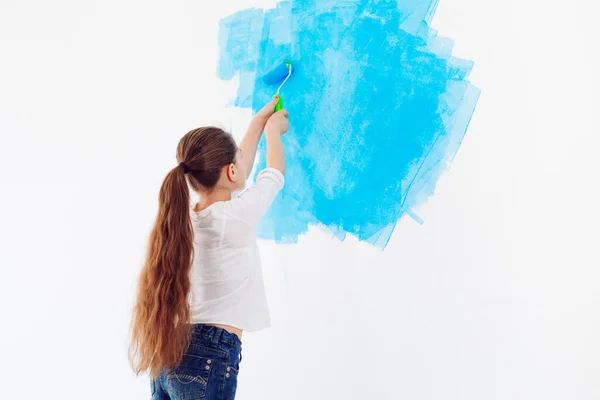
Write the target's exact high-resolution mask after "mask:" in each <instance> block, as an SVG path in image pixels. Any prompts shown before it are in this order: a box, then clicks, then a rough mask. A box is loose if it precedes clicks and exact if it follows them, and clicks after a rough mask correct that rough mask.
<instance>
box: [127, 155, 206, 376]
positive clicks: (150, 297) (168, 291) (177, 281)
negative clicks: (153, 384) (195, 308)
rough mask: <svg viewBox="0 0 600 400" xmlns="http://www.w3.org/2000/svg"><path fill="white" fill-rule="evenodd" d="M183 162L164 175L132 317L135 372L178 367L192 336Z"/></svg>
mask: <svg viewBox="0 0 600 400" xmlns="http://www.w3.org/2000/svg"><path fill="white" fill-rule="evenodd" d="M186 172H187V171H185V170H184V167H182V166H181V165H180V166H178V167H176V168H173V169H172V170H171V171H170V172H169V174H168V175H167V176H166V178H165V180H164V182H163V184H162V187H161V188H160V194H159V207H158V215H157V217H156V222H155V224H154V228H153V229H152V233H151V234H150V239H149V245H148V253H147V256H146V262H145V264H144V267H143V269H142V272H141V274H140V278H139V282H138V291H137V301H136V305H135V307H134V312H133V318H132V321H131V330H130V332H131V335H132V341H131V345H130V347H129V361H130V364H131V366H132V368H133V370H134V372H135V374H136V375H139V374H140V373H142V372H144V371H149V374H150V377H151V378H155V377H156V376H157V375H158V374H159V373H160V372H161V370H162V368H174V367H175V366H176V365H178V364H179V363H180V361H181V359H182V358H183V354H184V353H185V352H186V350H187V347H188V346H189V342H190V339H191V329H190V328H191V327H190V325H189V321H190V307H189V303H188V294H189V292H190V279H189V273H190V269H191V265H192V258H193V253H194V236H193V235H194V233H193V229H192V224H191V220H190V209H189V207H190V192H189V188H188V182H187V179H186Z"/></svg>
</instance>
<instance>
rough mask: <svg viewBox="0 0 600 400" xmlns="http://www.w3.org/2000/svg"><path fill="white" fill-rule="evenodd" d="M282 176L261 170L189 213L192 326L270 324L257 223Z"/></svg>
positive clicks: (279, 186) (248, 327) (252, 326)
mask: <svg viewBox="0 0 600 400" xmlns="http://www.w3.org/2000/svg"><path fill="white" fill-rule="evenodd" d="M283 184H284V178H283V174H282V173H281V172H280V171H279V170H277V169H274V168H266V169H264V170H263V171H261V172H260V173H259V174H258V176H257V178H256V182H255V183H254V185H252V186H250V187H248V188H247V189H246V190H244V191H243V192H241V193H240V194H239V195H238V196H237V197H234V198H232V199H231V200H229V201H218V202H216V203H213V204H211V205H210V206H208V207H207V208H205V209H204V210H201V211H199V212H194V211H193V210H192V211H191V219H192V226H193V228H194V260H193V263H192V269H191V272H190V280H191V284H192V287H191V290H190V298H189V302H190V309H191V314H192V315H191V322H192V323H213V324H224V325H231V326H234V327H236V328H240V329H242V330H245V331H256V330H259V329H263V328H266V327H268V326H270V325H271V318H270V314H269V307H268V305H267V296H266V293H265V286H264V283H263V275H262V268H261V264H260V257H259V254H258V246H257V241H256V225H257V224H258V222H259V221H260V219H261V218H262V216H263V215H264V214H265V213H266V212H267V210H268V209H269V207H270V206H271V204H272V203H273V201H274V200H275V197H276V196H277V194H278V193H279V191H280V190H281V189H282V188H283Z"/></svg>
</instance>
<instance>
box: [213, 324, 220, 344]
mask: <svg viewBox="0 0 600 400" xmlns="http://www.w3.org/2000/svg"><path fill="white" fill-rule="evenodd" d="M222 334H223V328H216V327H215V328H214V333H213V335H212V338H211V341H212V343H213V344H217V343H219V340H221V335H222Z"/></svg>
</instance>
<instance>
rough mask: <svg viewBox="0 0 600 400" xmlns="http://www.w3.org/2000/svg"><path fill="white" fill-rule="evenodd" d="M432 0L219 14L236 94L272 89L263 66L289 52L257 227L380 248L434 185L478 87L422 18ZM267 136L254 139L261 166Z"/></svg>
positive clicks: (290, 4)
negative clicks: (279, 183) (269, 186)
mask: <svg viewBox="0 0 600 400" xmlns="http://www.w3.org/2000/svg"><path fill="white" fill-rule="evenodd" d="M436 5H437V1H434V0H429V1H423V0H406V1H393V0H379V1H377V0H345V1H343V0H336V1H332V0H303V1H284V2H281V3H279V4H277V6H276V8H274V9H269V10H266V11H264V10H260V9H250V10H244V11H240V12H238V13H235V14H233V15H231V16H229V17H227V18H225V19H223V20H222V21H221V22H220V33H219V43H220V50H221V53H220V60H219V69H218V74H219V77H220V78H221V79H232V78H233V77H234V76H236V75H237V74H239V79H240V86H239V89H238V93H237V97H236V99H235V105H237V106H240V107H251V108H252V109H253V110H254V111H255V112H256V111H258V110H259V109H260V108H261V107H262V106H263V105H264V104H265V103H266V102H268V101H269V100H270V98H271V96H272V95H273V94H274V93H275V91H276V89H277V87H276V86H267V85H265V84H264V82H263V81H262V80H261V76H262V75H264V74H265V73H266V72H268V71H269V70H270V69H271V68H273V66H276V65H277V64H279V63H280V62H281V61H283V60H284V59H286V58H290V59H292V60H293V61H294V62H293V66H294V71H293V75H292V77H291V78H290V79H289V80H288V82H287V83H286V85H285V86H284V88H283V90H282V93H281V94H282V96H283V97H284V100H285V101H284V106H285V107H286V108H287V109H288V110H289V112H290V117H289V120H290V131H289V132H288V133H287V134H286V135H285V136H284V138H283V139H284V145H285V148H286V155H287V160H288V165H287V170H286V185H285V188H284V190H283V191H282V194H281V196H280V197H279V198H278V199H277V200H276V202H275V204H274V205H273V207H272V208H271V209H270V210H269V212H268V214H267V216H266V217H265V218H264V219H263V221H262V223H261V225H260V227H259V236H260V237H262V238H266V239H274V240H276V241H278V242H288V243H289V242H296V240H297V238H298V236H299V235H301V234H302V233H304V232H306V231H307V229H308V226H309V225H311V224H318V225H323V226H326V227H327V228H328V229H330V230H331V232H332V233H333V235H334V236H335V237H338V238H340V239H343V238H344V237H345V236H346V234H348V233H350V234H352V235H355V236H356V237H358V238H359V239H360V240H363V241H367V242H369V243H371V244H373V245H376V246H378V247H384V246H385V245H386V244H387V242H388V240H389V238H390V236H391V234H392V231H393V229H394V227H395V225H396V223H397V221H398V220H399V219H400V218H402V217H403V216H404V215H405V214H406V215H408V216H410V217H412V218H414V219H415V220H416V221H418V222H420V223H421V222H422V221H421V220H420V217H419V216H417V215H416V214H415V212H414V209H415V207H417V206H418V205H419V204H422V203H423V202H425V201H426V200H427V198H428V197H430V196H431V195H432V194H433V193H434V190H435V184H436V181H437V180H438V178H439V176H440V174H441V173H442V172H443V171H444V170H446V169H447V168H448V167H449V164H450V162H451V161H452V159H453V158H454V155H455V154H456V152H457V151H458V148H459V146H460V143H461V141H462V139H463V136H464V134H465V132H466V130H467V126H468V124H469V121H470V119H471V116H472V114H473V111H474V109H475V104H476V103H477V99H478V97H479V93H480V92H479V90H478V89H476V88H475V87H474V86H473V85H471V84H470V83H469V82H468V81H467V77H468V75H469V72H470V71H471V68H472V66H473V63H472V62H470V61H466V60H461V59H457V58H454V57H452V56H451V51H452V45H453V42H452V41H451V40H449V39H446V38H441V37H438V36H437V32H436V31H435V30H433V29H431V28H430V27H429V23H430V20H431V17H432V16H433V13H434V11H435V7H436ZM265 150H266V147H265V142H264V140H263V141H261V143H260V144H259V150H258V157H259V158H260V160H262V161H259V165H258V169H257V171H258V170H260V169H261V168H262V167H264V155H265Z"/></svg>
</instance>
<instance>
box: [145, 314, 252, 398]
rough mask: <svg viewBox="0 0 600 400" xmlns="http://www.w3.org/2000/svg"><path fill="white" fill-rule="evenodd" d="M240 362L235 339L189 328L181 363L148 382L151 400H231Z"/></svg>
mask: <svg viewBox="0 0 600 400" xmlns="http://www.w3.org/2000/svg"><path fill="white" fill-rule="evenodd" d="M241 361H242V342H241V341H240V339H239V338H238V337H237V336H236V335H234V334H232V333H229V332H227V331H226V330H224V329H223V328H217V327H215V326H210V325H204V324H193V331H192V342H191V344H190V347H189V349H188V350H187V351H186V353H185V355H184V356H183V360H182V361H181V363H180V364H179V365H178V366H177V367H176V368H174V369H167V370H164V371H162V372H161V373H160V374H159V375H158V376H157V377H156V379H153V380H151V381H150V390H151V393H152V400H168V399H171V400H198V399H203V400H233V399H234V398H235V392H236V389H237V376H238V372H239V369H240V362H241Z"/></svg>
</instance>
